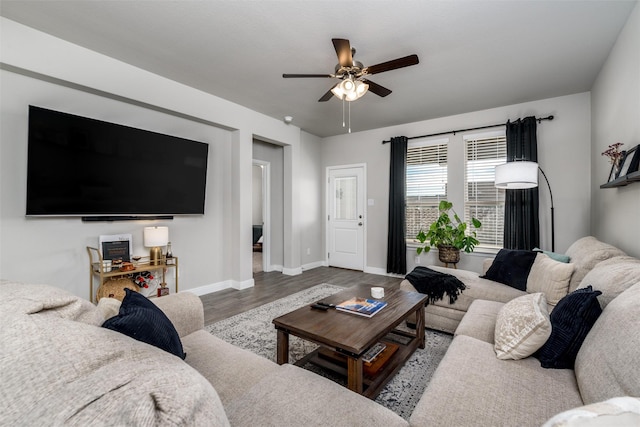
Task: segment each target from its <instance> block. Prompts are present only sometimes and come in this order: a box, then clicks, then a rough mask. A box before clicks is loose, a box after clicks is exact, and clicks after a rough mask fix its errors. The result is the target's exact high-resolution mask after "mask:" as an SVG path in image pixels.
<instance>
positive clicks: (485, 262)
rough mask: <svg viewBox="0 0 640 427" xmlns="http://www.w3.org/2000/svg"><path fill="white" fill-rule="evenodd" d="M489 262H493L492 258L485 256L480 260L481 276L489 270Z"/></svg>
mask: <svg viewBox="0 0 640 427" xmlns="http://www.w3.org/2000/svg"><path fill="white" fill-rule="evenodd" d="M491 264H493V258H485V259H484V260H483V261H482V274H481V276H484V275H485V274H487V271H488V270H489V268H491Z"/></svg>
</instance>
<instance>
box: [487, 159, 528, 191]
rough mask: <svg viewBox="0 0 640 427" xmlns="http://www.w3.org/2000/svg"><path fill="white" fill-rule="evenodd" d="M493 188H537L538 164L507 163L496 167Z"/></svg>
mask: <svg viewBox="0 0 640 427" xmlns="http://www.w3.org/2000/svg"><path fill="white" fill-rule="evenodd" d="M495 186H496V187H497V188H503V189H505V190H517V189H524V188H534V187H537V186H538V164H537V163H535V162H508V163H505V164H503V165H499V166H496V177H495Z"/></svg>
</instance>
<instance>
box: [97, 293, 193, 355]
mask: <svg viewBox="0 0 640 427" xmlns="http://www.w3.org/2000/svg"><path fill="white" fill-rule="evenodd" d="M125 292H126V295H125V297H124V299H123V300H122V305H121V306H120V311H119V313H118V315H117V316H114V317H112V318H110V319H107V320H106V321H105V322H104V323H103V324H102V327H103V328H107V329H111V330H112V331H116V332H120V333H122V334H125V335H127V336H129V337H131V338H134V339H137V340H138V341H142V342H144V343H147V344H151V345H154V346H156V347H158V348H161V349H162V350H164V351H167V352H169V353H171V354H174V355H176V356H178V357H179V358H181V359H184V358H185V357H186V356H187V355H186V354H185V353H184V351H183V349H182V342H181V341H180V336H179V335H178V331H176V328H175V327H174V326H173V323H171V321H170V320H169V318H168V317H167V315H166V314H164V313H163V312H162V310H160V309H159V308H158V307H157V306H156V305H155V304H154V303H152V302H151V301H149V299H148V298H147V297H145V296H144V295H141V294H139V293H138V292H134V291H132V290H131V289H125Z"/></svg>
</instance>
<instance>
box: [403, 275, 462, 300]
mask: <svg viewBox="0 0 640 427" xmlns="http://www.w3.org/2000/svg"><path fill="white" fill-rule="evenodd" d="M405 279H407V280H408V281H409V282H411V284H412V285H413V287H414V288H416V290H417V291H418V292H420V293H421V294H426V295H428V296H429V303H431V304H433V303H434V302H436V301H437V300H441V299H442V298H444V294H445V293H446V294H447V295H448V296H449V304H453V303H454V302H456V300H457V299H458V295H460V294H461V293H462V291H463V290H464V289H466V286H465V285H464V283H462V282H461V281H460V280H458V278H457V277H455V276H452V275H451V274H447V273H441V272H439V271H435V270H432V269H430V268H427V267H416V268H414V269H413V271H412V272H411V273H409V274H407V276H406V277H405Z"/></svg>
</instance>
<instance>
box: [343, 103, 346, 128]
mask: <svg viewBox="0 0 640 427" xmlns="http://www.w3.org/2000/svg"><path fill="white" fill-rule="evenodd" d="M344 98H345V97H344V96H343V97H342V127H346V124H345V121H344Z"/></svg>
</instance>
